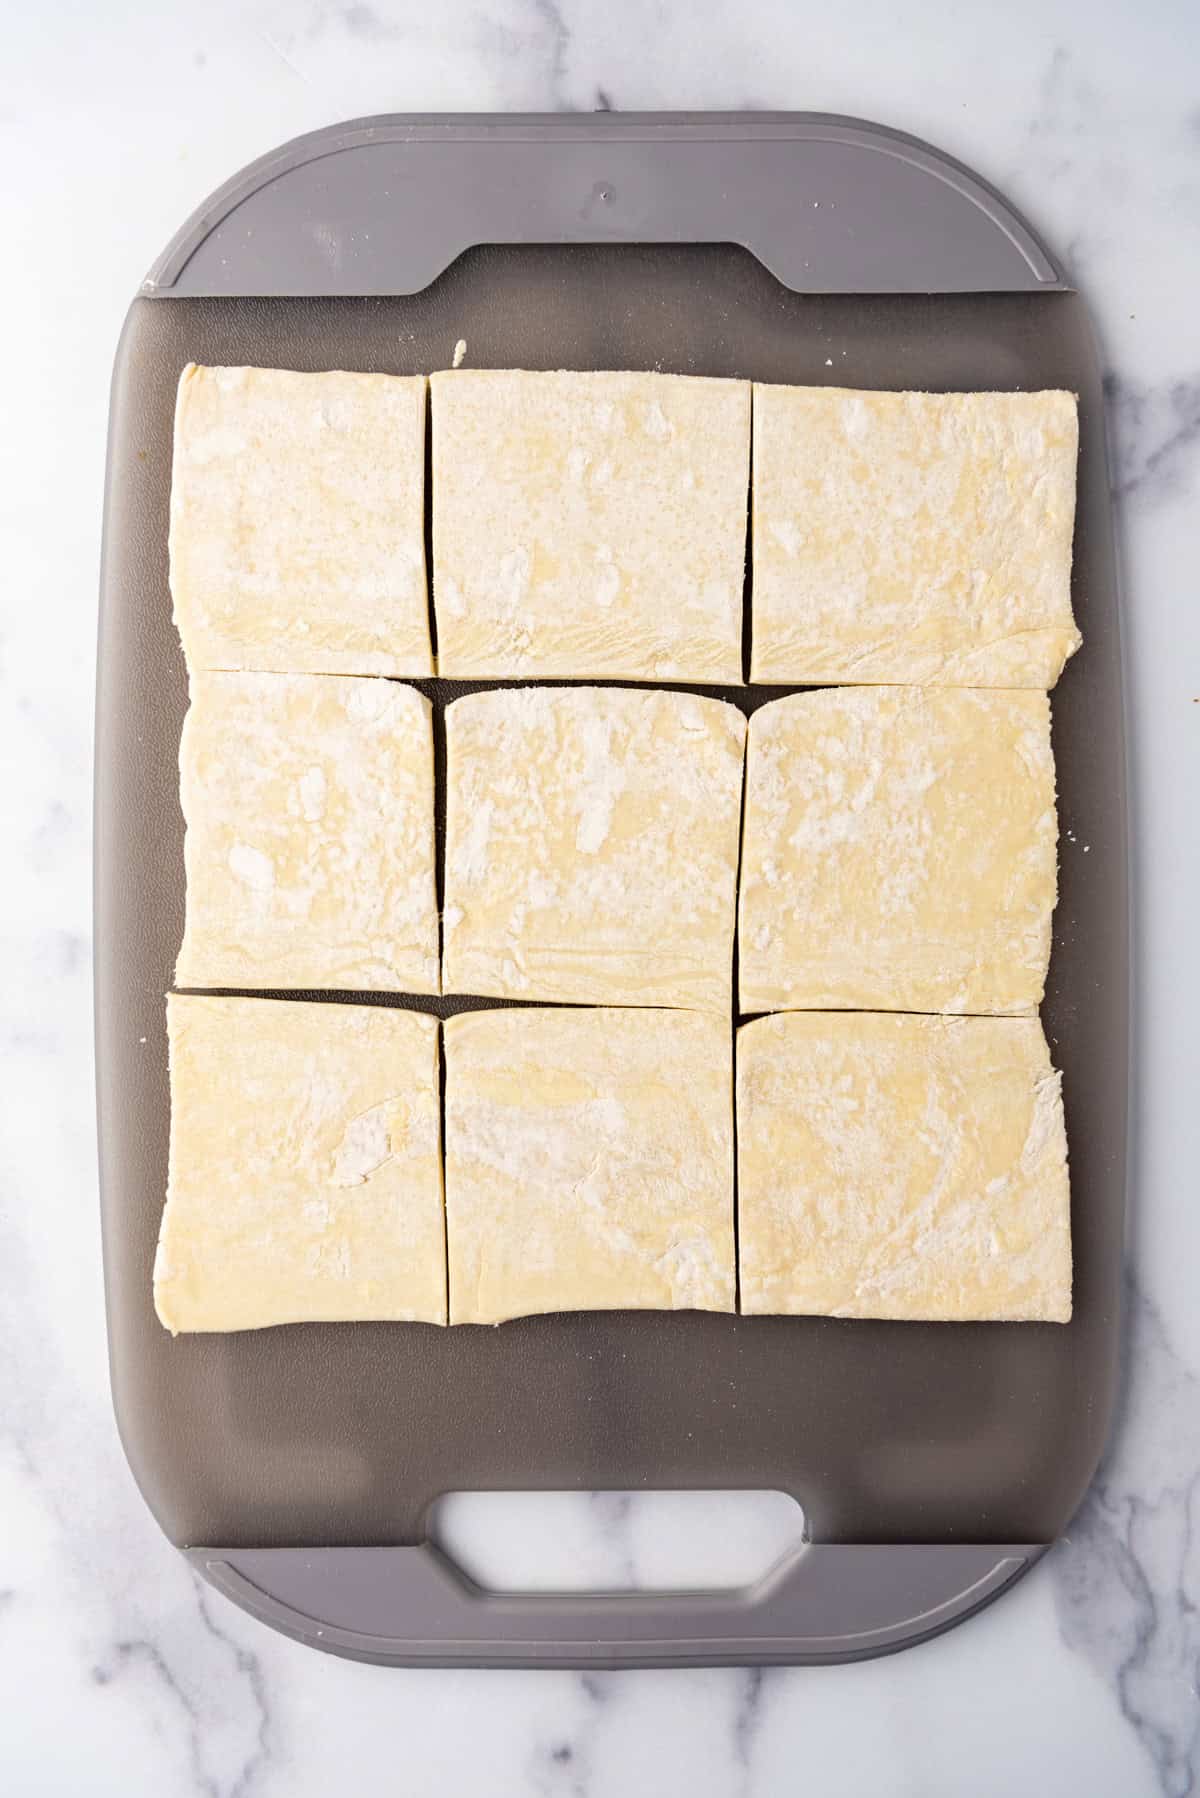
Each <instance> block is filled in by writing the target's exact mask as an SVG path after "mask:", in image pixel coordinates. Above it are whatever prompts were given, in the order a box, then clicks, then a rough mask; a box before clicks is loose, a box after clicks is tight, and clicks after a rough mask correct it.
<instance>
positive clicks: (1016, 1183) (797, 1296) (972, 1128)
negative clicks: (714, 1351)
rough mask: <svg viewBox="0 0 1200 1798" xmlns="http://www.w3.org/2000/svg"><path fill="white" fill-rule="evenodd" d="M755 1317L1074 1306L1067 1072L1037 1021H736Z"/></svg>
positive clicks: (745, 1240)
mask: <svg viewBox="0 0 1200 1798" xmlns="http://www.w3.org/2000/svg"><path fill="white" fill-rule="evenodd" d="M737 1057H738V1065H737V1122H738V1242H739V1254H740V1276H741V1308H742V1310H743V1312H792V1313H801V1314H806V1315H809V1316H817V1317H891V1318H910V1319H917V1318H924V1319H927V1320H932V1321H946V1322H950V1321H955V1322H970V1321H977V1320H983V1319H989V1318H992V1319H1004V1320H1018V1319H1035V1318H1037V1319H1043V1320H1045V1321H1047V1322H1051V1323H1066V1322H1067V1320H1068V1319H1069V1318H1070V1316H1071V1203H1070V1190H1069V1181H1068V1176H1067V1140H1066V1135H1065V1132H1064V1129H1063V1108H1062V1093H1061V1081H1060V1076H1059V1075H1058V1074H1057V1073H1056V1072H1055V1070H1054V1069H1053V1068H1052V1067H1051V1065H1050V1056H1049V1053H1048V1051H1047V1048H1046V1039H1045V1037H1044V1036H1043V1035H1042V1027H1041V1024H1040V1023H1039V1022H1038V1020H1037V1019H1036V1018H946V1017H940V1018H939V1017H898V1016H894V1015H889V1014H882V1015H881V1014H878V1013H869V1012H858V1013H854V1014H849V1013H842V1014H839V1013H831V1012H824V1013H818V1012H806V1013H802V1012H789V1013H787V1014H786V1015H784V1016H776V1017H768V1018H759V1019H756V1020H755V1022H754V1023H752V1024H745V1025H743V1027H742V1028H741V1030H739V1031H738V1039H737Z"/></svg>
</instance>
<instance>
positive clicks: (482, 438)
mask: <svg viewBox="0 0 1200 1798" xmlns="http://www.w3.org/2000/svg"><path fill="white" fill-rule="evenodd" d="M430 385H431V394H432V408H433V596H434V606H435V609H436V613H437V628H438V667H439V671H440V672H441V673H442V674H443V675H447V676H449V677H450V678H452V679H456V680H457V679H465V678H470V677H473V676H479V677H484V678H489V677H494V676H524V677H527V678H538V677H545V676H563V677H564V678H566V679H581V678H591V679H596V678H599V677H602V676H605V677H610V678H618V679H625V680H644V681H658V680H680V681H707V682H710V683H714V684H721V683H735V684H740V682H741V679H742V589H743V585H744V580H745V562H746V507H747V488H748V485H749V476H750V386H749V383H748V382H746V381H724V380H707V379H699V378H696V377H693V376H689V375H661V374H572V373H567V372H558V373H550V374H529V373H525V372H523V371H521V370H519V369H460V370H457V371H448V372H443V373H438V374H435V375H433V376H432V377H431V383H430Z"/></svg>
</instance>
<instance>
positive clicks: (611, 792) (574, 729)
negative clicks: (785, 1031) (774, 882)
mask: <svg viewBox="0 0 1200 1798" xmlns="http://www.w3.org/2000/svg"><path fill="white" fill-rule="evenodd" d="M745 731H746V721H745V719H744V718H743V716H742V714H741V713H740V712H739V711H738V710H737V709H736V707H734V706H731V705H726V704H725V703H724V701H722V700H717V699H701V698H698V697H696V696H695V695H694V694H690V693H671V692H653V691H651V692H646V691H641V690H638V689H633V688H620V687H560V688H547V687H525V688H520V689H515V690H514V689H510V690H508V691H497V692H492V693H474V694H470V695H468V696H466V697H465V698H463V699H458V700H456V701H455V702H454V704H453V705H451V706H450V707H449V708H448V709H447V712H446V750H447V816H446V903H445V912H444V915H443V943H444V949H443V954H444V967H445V991H446V992H447V993H479V994H487V995H491V996H493V997H499V998H517V999H553V1000H558V1001H574V1002H576V1003H580V1004H611V1005H658V1006H685V1007H692V1008H696V1009H699V1010H709V1011H720V1012H721V1013H722V1014H723V1015H725V1016H727V1015H728V1012H729V1007H730V1002H731V982H732V957H733V926H734V913H735V905H736V893H735V888H736V882H737V856H738V826H739V813H740V808H741V790H742V760H743V746H744V740H745Z"/></svg>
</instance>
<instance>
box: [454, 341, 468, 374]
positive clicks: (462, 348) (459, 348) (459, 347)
mask: <svg viewBox="0 0 1200 1798" xmlns="http://www.w3.org/2000/svg"><path fill="white" fill-rule="evenodd" d="M466 354H467V340H466V338H465V337H460V338H459V340H458V342H457V343H456V344H455V346H454V359H453V361H452V362H451V364H450V366H451V368H461V367H462V365H463V361H464V359H465V357H466Z"/></svg>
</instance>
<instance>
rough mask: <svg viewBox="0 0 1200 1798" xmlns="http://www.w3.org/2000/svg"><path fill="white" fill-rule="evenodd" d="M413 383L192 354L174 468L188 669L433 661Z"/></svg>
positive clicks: (308, 668) (326, 669)
mask: <svg viewBox="0 0 1200 1798" xmlns="http://www.w3.org/2000/svg"><path fill="white" fill-rule="evenodd" d="M425 388H426V382H425V377H424V375H414V376H396V375H364V374H342V373H331V374H295V373H293V372H291V371H290V370H288V369H280V368H197V367H196V366H195V365H194V364H191V363H189V365H188V367H187V368H185V369H184V371H183V374H182V376H181V377H180V381H179V395H178V399H177V401H176V407H175V456H174V467H173V473H172V482H171V592H172V595H173V597H174V601H175V621H176V623H177V625H178V627H179V634H180V636H181V637H182V639H183V649H184V654H185V655H186V657H187V663H188V667H189V669H196V668H253V669H260V670H263V671H265V672H267V673H271V674H281V673H282V674H290V673H310V674H410V675H428V674H432V673H433V658H432V655H431V653H430V647H429V594H428V589H427V586H426V580H425V518H424V505H425Z"/></svg>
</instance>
